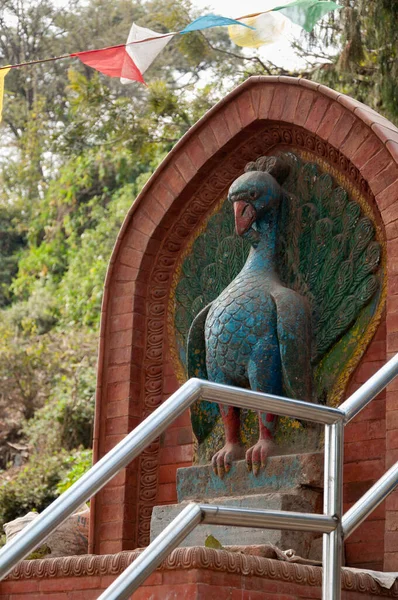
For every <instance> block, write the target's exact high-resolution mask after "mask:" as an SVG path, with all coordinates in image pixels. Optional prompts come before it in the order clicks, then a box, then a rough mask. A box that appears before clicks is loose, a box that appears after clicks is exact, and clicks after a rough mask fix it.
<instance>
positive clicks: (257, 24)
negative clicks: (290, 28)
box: [228, 12, 286, 48]
mask: <svg viewBox="0 0 398 600" xmlns="http://www.w3.org/2000/svg"><path fill="white" fill-rule="evenodd" d="M241 20H242V23H244V24H246V25H250V26H251V27H252V28H253V29H247V28H243V27H237V26H236V25H230V26H229V27H228V33H229V37H230V38H231V40H232V41H233V42H234V43H235V44H236V45H237V46H241V47H242V48H259V47H260V46H264V45H265V44H273V43H274V42H276V41H277V40H278V38H279V37H280V36H281V35H282V33H283V31H284V29H285V27H286V18H285V17H284V16H283V15H281V14H279V13H277V12H276V13H274V12H266V13H262V14H261V15H257V16H253V17H245V18H243V19H241Z"/></svg>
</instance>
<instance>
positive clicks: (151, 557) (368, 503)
mask: <svg viewBox="0 0 398 600" xmlns="http://www.w3.org/2000/svg"><path fill="white" fill-rule="evenodd" d="M396 375H398V354H397V355H395V356H394V357H393V358H392V359H391V360H390V361H389V362H388V363H387V364H386V365H384V367H382V368H381V369H380V370H379V371H378V372H377V373H376V374H375V375H373V376H372V377H371V378H370V379H369V380H368V381H367V382H366V383H365V384H364V385H363V386H362V387H361V388H360V389H359V390H357V391H356V392H355V393H354V394H353V395H352V396H350V398H349V399H348V400H347V401H346V402H344V403H343V404H342V405H341V406H340V407H339V408H332V407H327V406H322V405H317V404H310V403H307V402H302V401H300V400H293V399H290V398H283V397H280V396H273V395H271V394H262V393H260V392H254V391H252V390H244V389H240V388H234V387H232V386H226V385H221V384H216V383H213V382H209V381H202V380H198V379H190V380H189V381H187V382H186V383H185V384H184V385H183V386H182V387H181V388H180V389H179V390H178V391H177V392H175V393H174V394H173V395H172V396H171V397H170V398H169V399H168V400H167V401H166V402H164V403H163V404H162V405H161V406H160V407H159V408H158V409H156V410H155V411H154V412H153V413H152V414H151V415H150V416H149V417H147V418H146V419H145V420H144V421H143V422H142V423H141V424H140V425H139V426H138V427H137V428H136V429H134V430H133V431H132V432H131V433H130V434H128V435H127V436H126V438H124V439H123V440H122V441H121V442H119V444H117V445H116V446H115V447H114V448H113V449H112V450H111V451H110V452H108V454H107V455H106V456H104V457H103V458H102V459H101V460H100V461H99V462H97V463H96V464H95V465H94V466H93V467H92V468H91V469H90V470H89V471H88V472H87V473H86V474H85V475H83V477H82V478H81V479H79V481H77V482H76V483H75V484H74V485H73V486H72V487H71V488H69V490H67V491H66V492H65V493H64V494H62V495H61V496H60V497H59V498H58V499H57V500H55V502H53V504H51V505H50V506H49V507H48V508H47V509H45V510H44V511H43V513H41V515H40V517H39V518H38V519H36V520H35V521H33V522H32V523H31V524H30V525H29V526H28V527H26V528H25V529H23V530H22V531H21V532H20V533H19V534H18V535H17V536H16V537H15V538H14V539H13V540H12V541H11V542H10V543H9V544H7V545H6V546H5V547H4V548H3V549H2V550H0V579H1V578H3V577H5V575H7V573H9V571H10V570H11V569H12V568H13V567H14V566H15V564H17V563H18V562H19V561H20V560H21V559H23V558H24V557H25V556H27V555H28V554H29V553H30V552H31V551H32V550H33V549H34V548H35V547H36V546H37V545H38V544H39V543H41V542H42V541H43V540H44V539H45V538H46V537H47V536H48V535H49V534H50V533H51V532H52V531H53V530H54V529H55V528H56V527H58V525H60V524H61V523H62V522H63V521H64V520H65V519H66V518H67V517H68V516H70V515H71V514H73V512H74V511H75V510H76V508H78V506H80V505H81V504H82V503H83V502H85V501H86V500H88V499H89V498H91V497H92V496H93V495H95V494H96V493H97V492H98V491H99V490H100V489H101V488H102V487H103V486H104V485H105V484H106V483H108V481H109V480H110V479H112V477H114V476H115V475H116V474H117V473H118V472H119V471H120V470H121V469H122V468H124V467H125V466H126V465H127V464H129V463H130V462H131V461H132V460H134V458H136V456H138V455H139V454H140V453H141V452H142V450H143V449H144V448H146V447H147V446H148V445H149V444H151V443H152V442H153V441H154V440H155V439H156V438H157V437H159V435H160V434H161V433H162V432H163V431H164V430H165V429H167V427H168V426H169V425H170V424H171V422H172V421H173V420H174V419H176V418H177V417H178V416H179V415H180V414H181V413H182V412H184V411H185V410H186V409H187V408H189V407H190V406H191V405H192V404H193V403H194V402H195V401H196V400H198V399H199V398H201V399H204V400H209V401H212V402H218V403H222V404H226V405H229V406H237V407H240V408H248V409H251V410H256V411H262V412H271V413H274V414H277V415H283V416H289V417H294V418H298V419H303V420H308V421H312V422H316V423H322V424H323V425H325V475H324V513H325V514H324V515H311V514H306V513H293V516H292V513H284V512H283V511H265V510H264V511H250V510H248V509H231V508H227V507H210V506H208V505H197V504H192V505H188V507H186V509H184V511H182V513H180V515H178V516H177V517H176V519H174V521H173V522H172V523H171V524H170V525H169V526H168V527H167V528H166V529H165V530H164V531H163V532H162V534H160V536H158V538H157V539H156V540H155V542H153V543H152V544H150V545H149V546H148V548H147V549H146V550H145V551H144V552H143V553H142V554H141V555H140V557H139V558H138V559H137V560H136V561H134V563H132V564H131V565H130V566H129V567H128V569H126V571H124V573H122V575H120V577H118V578H117V579H116V580H115V582H114V583H113V584H112V585H111V586H110V587H109V588H108V589H107V590H106V591H105V592H104V593H103V594H101V596H100V599H99V600H111V599H114V600H116V599H118V600H123V599H124V598H127V597H128V596H129V595H130V594H131V593H132V591H134V590H135V589H137V587H138V586H139V585H140V584H141V583H142V581H144V579H146V577H147V576H148V575H149V574H150V573H151V572H152V571H153V570H154V569H155V568H156V567H157V566H158V565H159V563H160V562H161V560H162V559H163V558H164V556H166V555H167V554H168V553H169V552H170V551H171V550H172V549H173V548H175V547H177V546H178V545H179V544H180V543H181V541H183V539H185V537H186V536H187V535H188V534H189V532H190V531H191V530H192V529H193V528H194V527H196V525H198V524H200V523H201V522H208V523H209V522H213V523H214V522H215V521H211V519H212V518H213V519H216V520H217V524H227V525H228V524H231V523H232V522H233V524H234V525H242V524H245V525H247V523H242V519H243V520H247V519H248V518H249V517H250V519H251V521H250V522H251V524H249V525H248V526H251V527H264V526H267V527H269V528H271V529H272V528H277V529H284V528H290V529H298V530H303V529H302V528H301V527H302V526H303V523H304V522H306V526H307V527H311V526H313V525H314V523H316V524H317V525H316V526H317V527H319V528H318V529H316V530H317V531H323V532H324V570H323V592H322V593H323V596H322V598H323V600H339V599H340V598H341V546H342V539H343V535H344V534H346V535H349V534H350V533H352V531H353V530H354V528H355V527H357V526H358V525H359V524H360V523H361V522H362V521H363V520H364V518H366V516H367V515H368V514H369V513H370V512H371V510H373V509H374V508H375V507H376V506H377V505H378V504H379V503H380V502H381V501H382V500H384V499H385V497H386V496H387V495H388V494H389V493H391V491H393V489H394V488H395V486H396V485H397V483H398V463H397V465H396V466H395V467H393V468H392V469H390V471H389V472H388V473H386V475H385V476H384V477H382V478H381V480H380V481H379V482H378V483H377V484H375V485H374V486H373V487H372V488H371V490H369V492H368V493H367V494H365V496H364V497H363V498H362V499H361V500H360V501H358V502H357V503H356V505H354V506H353V507H352V509H350V511H348V512H347V513H346V515H345V517H344V518H343V520H342V518H341V516H342V469H343V434H344V430H343V428H344V424H346V423H348V422H349V421H350V420H351V419H352V418H354V416H355V415H356V414H357V413H358V412H359V411H360V410H362V409H363V408H364V407H365V406H366V405H367V404H368V403H369V402H370V401H371V400H372V399H373V398H374V397H375V396H376V395H377V394H378V393H379V392H381V391H382V390H383V389H384V388H385V387H386V386H387V385H388V384H389V383H390V381H392V379H393V378H394V377H395V376H396ZM253 513H255V514H253ZM297 515H299V517H297ZM292 518H293V520H294V518H296V520H295V521H294V522H293V521H291V519H292ZM209 519H210V520H209ZM332 522H333V524H334V526H333V528H331V523H332ZM259 523H261V524H259ZM288 523H289V524H288ZM265 524H266V525H265ZM306 530H308V529H306ZM166 531H167V532H168V533H167V534H166Z"/></svg>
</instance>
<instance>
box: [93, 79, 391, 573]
mask: <svg viewBox="0 0 398 600" xmlns="http://www.w3.org/2000/svg"><path fill="white" fill-rule="evenodd" d="M276 148H284V149H286V148H292V149H294V148H299V149H302V150H305V151H306V152H309V153H310V154H313V155H315V156H318V157H321V158H322V159H323V160H325V161H326V162H327V163H329V164H330V165H331V166H333V167H334V168H335V169H337V170H339V171H341V172H342V173H343V174H345V176H346V177H348V178H350V179H351V180H352V182H353V185H355V186H356V187H358V188H359V189H361V191H362V192H363V194H365V196H366V197H367V199H368V202H369V203H371V204H372V205H373V206H374V209H375V211H376V213H377V215H378V219H379V221H380V224H381V226H382V228H383V231H384V232H385V236H386V240H387V262H388V265H387V267H388V291H387V294H388V316H387V319H386V321H385V320H384V321H383V323H382V324H381V325H380V327H379V330H378V332H377V334H376V336H375V338H374V340H373V342H372V344H371V345H370V347H369V349H368V351H367V353H366V355H365V356H364V358H363V359H362V362H361V365H360V366H359V368H358V369H357V371H356V374H355V377H354V378H353V382H352V384H351V388H352V387H353V386H355V385H357V384H358V383H360V381H361V380H362V379H364V378H367V377H368V375H369V373H371V372H372V370H374V369H376V368H377V367H378V366H379V365H380V364H381V363H382V362H383V361H385V359H386V358H387V357H388V356H390V355H391V353H394V352H396V351H398V267H396V266H395V263H397V260H396V259H397V258H398V164H397V163H398V130H397V128H396V127H395V126H394V125H393V124H392V123H390V122H389V121H387V120H386V119H384V118H383V117H381V116H380V115H379V114H378V113H376V112H374V111H373V110H371V109H370V108H368V107H366V106H365V105H363V104H361V103H359V102H356V101H355V100H353V99H351V98H349V97H347V96H345V95H343V94H338V93H337V92H334V91H333V90H331V89H329V88H327V87H325V86H323V85H319V84H316V83H313V82H310V81H306V80H303V79H294V78H289V77H252V78H250V79H248V80H247V81H246V82H245V83H244V84H242V85H241V86H239V87H238V88H237V89H235V90H234V91H233V92H231V93H230V94H229V95H228V96H226V97H225V98H224V99H223V100H222V101H221V102H219V103H218V104H217V105H216V106H215V107H214V108H212V109H211V110H210V111H209V112H208V113H206V115H205V116H204V117H203V118H202V119H201V120H200V121H199V122H198V123H197V124H196V125H195V126H194V127H192V128H191V129H190V130H189V131H188V132H187V133H186V134H185V136H184V137H183V138H182V139H181V140H180V141H179V142H178V144H177V145H176V146H175V148H173V150H172V151H171V152H170V153H169V155H168V156H167V157H166V159H165V160H164V161H163V163H162V164H161V165H160V166H159V168H158V169H157V170H156V172H155V174H154V175H153V176H152V178H151V179H150V180H149V181H148V183H147V184H146V185H145V187H144V189H143V190H142V192H141V193H140V195H139V196H138V198H137V199H136V201H135V202H134V204H133V205H132V207H131V209H130V211H129V213H128V214H127V216H126V219H125V221H124V223H123V225H122V228H121V230H120V233H119V235H118V238H117V242H116V245H115V248H114V251H113V254H112V258H111V261H110V265H109V269H108V273H107V277H106V282H105V293H104V300H103V308H102V320H101V333H100V350H99V367H98V388H97V407H96V423H95V434H94V438H95V439H94V453H95V459H96V460H97V459H98V458H100V457H101V456H103V455H104V453H106V452H107V451H108V450H109V449H110V448H111V447H113V446H114V445H115V443H117V442H118V441H119V440H120V439H121V438H123V437H124V436H125V435H126V434H127V433H128V432H129V431H131V429H132V428H134V427H135V426H136V425H137V424H138V423H139V422H140V421H141V420H142V419H143V418H144V417H145V416H146V415H147V414H149V413H150V412H151V411H152V410H153V409H155V408H156V407H157V406H158V405H159V404H160V403H161V402H163V401H164V400H165V399H166V398H167V397H168V396H169V395H170V393H172V392H173V391H174V390H175V389H176V388H177V387H178V386H177V381H176V377H175V373H174V370H173V367H172V363H171V360H170V353H169V348H168V339H167V304H168V297H169V291H170V285H171V280H172V275H173V272H174V268H175V265H176V262H177V260H178V258H179V256H180V255H181V252H183V250H184V245H185V244H186V240H187V239H188V237H189V235H190V234H191V233H192V231H194V230H195V228H197V227H198V225H199V224H200V222H201V220H202V219H203V218H204V217H205V215H206V214H207V213H208V212H209V211H210V210H211V208H212V207H213V206H214V204H215V202H216V201H217V199H218V198H219V197H220V195H221V194H222V193H224V192H225V190H226V189H227V188H228V187H229V185H230V183H231V182H232V181H233V179H234V178H235V177H236V176H237V175H239V174H240V173H241V172H242V169H243V166H244V164H245V163H246V162H247V161H248V160H252V159H253V158H256V157H258V156H260V155H261V154H265V153H267V152H269V151H270V150H271V149H276ZM132 200H133V199H132ZM397 264H398V263H397ZM386 328H387V329H386ZM386 344H387V345H386ZM397 385H398V384H393V385H392V386H391V389H390V388H389V391H388V392H387V396H386V397H387V411H388V418H389V423H390V426H391V427H394V429H390V430H389V432H388V433H387V437H386V438H385V436H384V433H383V439H382V440H381V439H378V438H377V431H373V435H374V436H375V437H374V438H372V440H371V442H372V443H373V446H374V447H371V446H372V444H370V446H369V443H368V441H369V440H367V438H369V436H372V433H371V432H370V430H369V427H372V426H373V428H374V429H376V430H378V431H379V432H380V427H381V425H380V423H385V410H386V409H385V402H386V400H385V397H384V399H383V396H381V398H380V399H379V400H377V401H376V403H375V404H374V408H373V411H376V413H377V414H376V413H375V415H374V417H375V418H374V419H370V418H368V417H367V415H368V413H366V414H365V416H364V417H363V419H362V421H361V423H362V425H358V423H355V424H354V426H355V427H353V429H352V433H350V432H348V442H347V452H348V457H349V461H351V462H347V465H346V476H347V479H346V480H347V485H348V486H351V487H348V488H347V490H348V492H347V493H348V502H349V501H350V500H352V498H353V497H354V496H355V494H356V493H357V487H358V488H360V487H361V486H362V487H364V485H365V484H366V485H367V484H368V480H369V481H370V480H372V479H374V478H375V477H377V476H378V471H379V470H380V469H381V467H382V466H383V470H384V461H385V459H386V460H387V462H389V461H391V460H396V459H397V458H398V456H397V455H398V450H396V449H395V448H398V418H396V417H397V416H398V412H396V411H398V401H396V400H395V393H396V392H395V391H394V390H396V389H397V387H396V386H397ZM390 411H391V412H390ZM366 419H368V420H366ZM371 421H374V423H373V425H371V424H369V423H370V422H371ZM376 422H377V423H379V425H378V426H376ZM395 428H396V431H395ZM385 439H386V447H387V454H386V451H385ZM350 440H351V441H350ZM396 440H397V441H396ZM365 441H366V442H367V443H368V446H369V447H368V446H366V445H365V446H364V445H363V443H364V442H365ZM350 444H351V445H350ZM358 444H359V445H358ZM361 444H362V446H361ZM351 446H352V447H351ZM355 448H357V450H355ZM358 448H362V449H363V451H364V452H369V453H370V455H371V458H370V459H369V460H370V462H369V461H368V462H369V464H368V465H367V466H365V467H364V469H365V470H366V469H368V470H369V476H368V477H367V479H364V477H365V476H364V477H362V479H361V478H358V469H355V461H356V459H355V456H356V455H355V451H357V452H358ZM372 448H373V449H372ZM380 448H382V452H381V451H380ZM372 452H375V453H376V454H377V453H378V454H377V456H376V457H375V458H372V456H373V455H372ZM350 453H351V454H352V456H351V458H350ZM191 459H192V436H191V429H190V421H189V417H188V415H186V416H184V417H182V418H180V419H179V420H178V422H177V423H176V424H175V426H174V427H172V428H171V429H170V430H169V431H168V432H167V433H166V434H165V436H163V438H162V440H161V442H159V443H157V444H154V445H153V446H152V447H151V448H150V449H149V450H148V451H147V452H145V453H144V454H143V455H142V457H141V458H140V459H139V460H137V461H136V462H135V463H134V464H132V465H130V466H129V467H128V468H127V469H125V470H124V471H123V472H122V473H120V474H119V475H118V476H117V477H116V478H114V479H113V480H112V482H111V483H110V484H109V485H108V486H107V487H106V488H105V489H104V490H103V491H102V492H100V493H99V494H98V495H97V497H96V498H95V500H94V501H93V507H92V515H93V518H92V531H91V549H92V551H94V552H96V553H101V554H103V553H106V552H117V551H120V550H125V549H132V548H135V547H137V546H142V545H145V544H146V543H147V541H148V533H149V520H150V514H151V510H152V506H153V505H155V504H162V503H166V502H170V501H174V500H175V470H176V467H177V466H180V465H185V464H189V463H190V461H191ZM372 461H373V462H372ZM350 465H351V466H350ZM372 465H373V467H374V470H373V471H372ZM357 484H358V485H357ZM366 485H365V487H366ZM350 494H351V495H350ZM394 502H396V501H394V499H392V500H391V504H390V506H391V507H395V505H394ZM387 516H388V517H389V515H387ZM379 521H380V522H381V523H382V524H381V525H378V527H379V529H377V527H376V529H377V531H378V535H377V537H378V543H379V544H380V543H383V544H384V541H383V540H384V512H383V513H381V512H380V519H379ZM388 527H389V519H387V528H388ZM381 528H383V536H382V542H380V535H379V534H380V531H381ZM390 537H391V536H390V532H389V531H388V529H387V531H386V535H385V543H386V551H387V552H389V551H390V552H391V553H394V552H395V546H394V543H395V542H394V541H393V540H391V541H390ZM356 543H360V542H355V541H354V542H353V543H352V546H353V550H352V556H353V561H352V562H354V563H355V562H358V561H355V556H356V554H355V553H356V552H357V550H356V547H354V546H355V544H356ZM397 550H398V545H397ZM376 554H377V556H378V557H380V551H379V549H378V550H377V552H376V550H375V552H374V556H373V555H371V558H370V559H369V560H368V561H365V562H367V563H369V564H372V565H374V564H376V563H378V562H380V559H378V560H376V558H375V556H376ZM386 556H387V555H386ZM391 556H392V554H391V555H390V557H388V556H387V561H388V560H389V558H391ZM379 566H380V565H379Z"/></svg>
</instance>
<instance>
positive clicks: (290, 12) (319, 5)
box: [272, 0, 342, 32]
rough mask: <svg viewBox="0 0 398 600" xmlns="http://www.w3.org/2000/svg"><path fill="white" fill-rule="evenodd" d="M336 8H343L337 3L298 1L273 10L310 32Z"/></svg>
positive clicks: (314, 0) (315, 0)
mask: <svg viewBox="0 0 398 600" xmlns="http://www.w3.org/2000/svg"><path fill="white" fill-rule="evenodd" d="M336 8H342V7H341V6H339V5H338V4H336V2H325V1H323V0H296V2H292V3H291V4H284V5H283V6H277V7H276V8H273V9H272V10H273V11H275V10H279V12H281V13H282V14H283V15H285V17H287V18H288V19H290V20H291V21H292V22H293V23H295V24H296V25H300V26H301V27H303V29H305V30H306V31H308V32H310V31H312V30H313V28H314V25H315V23H316V22H317V21H319V19H322V17H323V16H324V15H326V13H328V12H330V11H331V10H336Z"/></svg>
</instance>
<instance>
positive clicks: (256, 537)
mask: <svg viewBox="0 0 398 600" xmlns="http://www.w3.org/2000/svg"><path fill="white" fill-rule="evenodd" d="M211 504H216V505H219V506H228V507H233V508H252V509H270V510H286V511H299V512H314V503H313V502H310V501H308V499H304V498H301V497H300V496H299V495H297V494H286V493H282V494H281V493H276V494H257V495H251V496H241V497H237V498H217V499H214V502H211ZM185 505H186V503H181V504H171V505H167V506H156V507H155V508H154V509H153V512H152V519H151V542H152V541H153V540H154V539H155V538H156V537H157V536H158V535H159V534H160V533H161V532H162V531H163V530H164V529H165V527H167V525H169V524H170V523H171V521H172V520H173V519H174V518H175V517H176V516H177V515H178V514H179V513H180V512H181V511H182V510H183V508H184V507H185ZM209 535H213V536H214V537H215V538H216V539H217V540H218V541H219V542H220V543H221V544H222V545H223V546H229V545H236V544H239V545H263V544H269V543H271V544H274V545H275V546H277V547H278V548H280V549H281V550H289V549H290V548H293V549H294V550H295V551H296V554H298V555H300V556H303V557H304V558H306V557H307V556H308V554H309V552H310V548H311V544H312V542H313V541H314V538H315V536H314V534H313V533H304V532H299V531H277V530H269V529H257V528H256V529H255V528H250V527H230V526H224V525H208V524H203V525H199V526H198V527H196V528H195V529H194V530H193V531H192V532H191V533H190V534H189V536H188V537H187V538H186V539H185V540H184V541H183V542H182V543H181V546H182V547H186V546H204V545H205V540H206V538H207V536H209Z"/></svg>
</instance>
